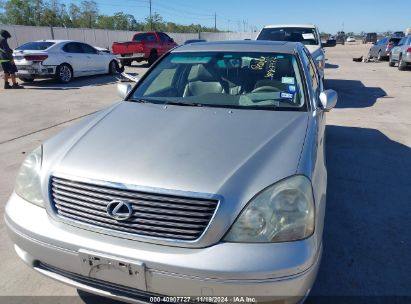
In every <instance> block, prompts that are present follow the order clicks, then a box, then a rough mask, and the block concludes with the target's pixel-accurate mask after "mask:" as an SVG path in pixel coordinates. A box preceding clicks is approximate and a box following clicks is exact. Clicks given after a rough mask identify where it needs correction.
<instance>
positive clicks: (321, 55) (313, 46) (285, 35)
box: [257, 24, 325, 78]
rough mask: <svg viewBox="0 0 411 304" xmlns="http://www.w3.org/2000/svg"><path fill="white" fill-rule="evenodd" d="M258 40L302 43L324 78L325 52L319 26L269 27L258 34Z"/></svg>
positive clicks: (284, 25) (278, 25) (283, 25)
mask: <svg viewBox="0 0 411 304" xmlns="http://www.w3.org/2000/svg"><path fill="white" fill-rule="evenodd" d="M257 40H271V41H290V42H301V43H302V44H304V45H305V47H306V48H307V49H308V50H309V51H310V53H311V56H312V57H313V58H314V59H315V61H316V63H317V66H318V70H319V73H320V76H321V78H324V68H325V52H324V49H323V47H322V44H321V39H320V32H319V30H318V28H317V26H315V25H313V24H276V25H267V26H265V27H264V28H263V29H262V30H261V32H260V33H259V34H258V36H257Z"/></svg>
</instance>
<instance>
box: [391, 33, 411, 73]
mask: <svg viewBox="0 0 411 304" xmlns="http://www.w3.org/2000/svg"><path fill="white" fill-rule="evenodd" d="M396 63H398V69H399V70H401V71H403V70H405V69H406V68H407V66H408V65H410V64H411V35H409V36H406V37H404V38H402V39H401V41H400V42H399V43H398V45H397V46H396V47H394V48H393V49H392V50H391V53H390V62H389V65H390V66H392V67H393V66H395V64H396Z"/></svg>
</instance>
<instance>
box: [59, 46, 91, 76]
mask: <svg viewBox="0 0 411 304" xmlns="http://www.w3.org/2000/svg"><path fill="white" fill-rule="evenodd" d="M62 51H63V54H64V58H63V60H64V61H65V62H67V63H68V64H70V65H71V67H72V68H73V73H74V76H82V75H84V74H85V73H86V71H87V69H88V64H87V56H86V54H84V52H83V48H82V47H81V44H80V43H79V42H68V43H66V44H65V45H64V46H63V47H62ZM62 63H63V62H62Z"/></svg>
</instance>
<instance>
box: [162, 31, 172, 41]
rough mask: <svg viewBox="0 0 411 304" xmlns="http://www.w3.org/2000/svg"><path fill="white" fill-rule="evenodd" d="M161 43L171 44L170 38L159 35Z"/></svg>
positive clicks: (165, 35) (163, 34)
mask: <svg viewBox="0 0 411 304" xmlns="http://www.w3.org/2000/svg"><path fill="white" fill-rule="evenodd" d="M159 36H160V40H161V42H171V38H170V37H169V36H168V35H167V34H165V33H159Z"/></svg>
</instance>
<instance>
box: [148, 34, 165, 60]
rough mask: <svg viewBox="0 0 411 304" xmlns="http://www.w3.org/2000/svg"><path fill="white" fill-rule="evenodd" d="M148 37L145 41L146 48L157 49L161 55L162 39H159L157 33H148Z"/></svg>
mask: <svg viewBox="0 0 411 304" xmlns="http://www.w3.org/2000/svg"><path fill="white" fill-rule="evenodd" d="M146 39H147V40H146V42H145V45H146V48H147V49H148V50H150V51H151V50H153V49H155V50H157V54H158V55H159V56H161V55H162V54H163V53H162V45H161V41H160V40H158V41H157V36H156V34H155V33H147V37H146Z"/></svg>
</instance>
